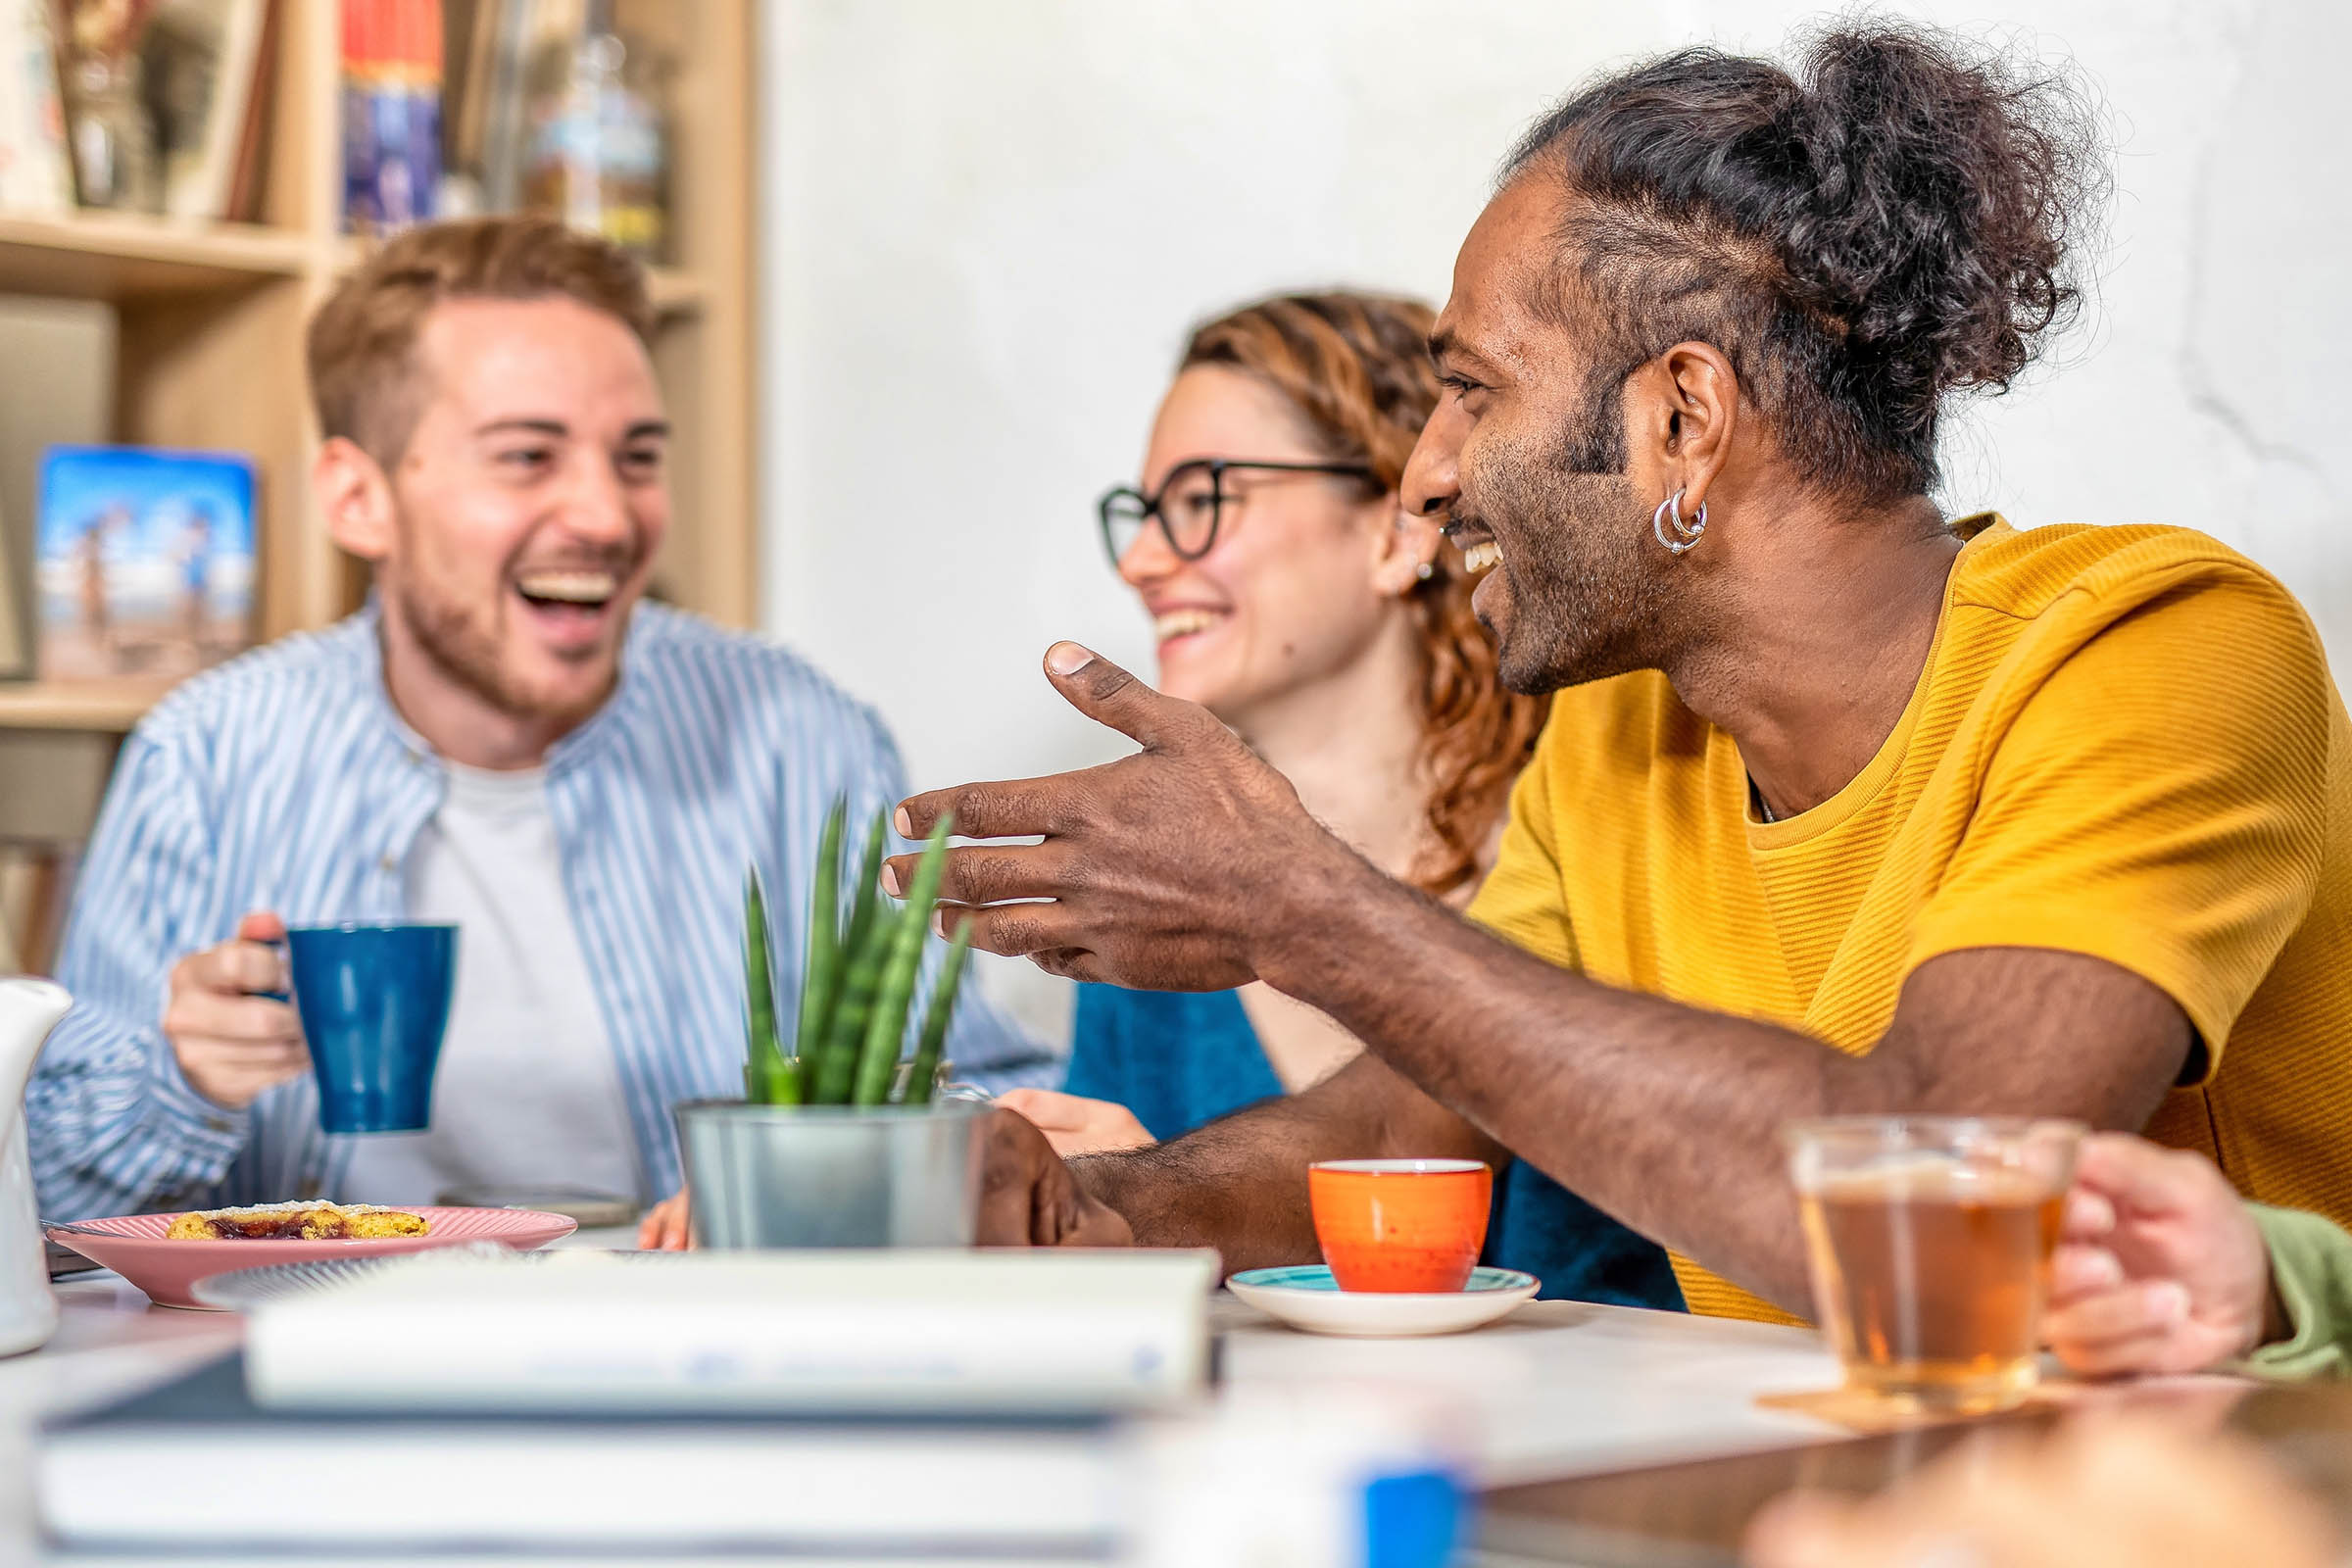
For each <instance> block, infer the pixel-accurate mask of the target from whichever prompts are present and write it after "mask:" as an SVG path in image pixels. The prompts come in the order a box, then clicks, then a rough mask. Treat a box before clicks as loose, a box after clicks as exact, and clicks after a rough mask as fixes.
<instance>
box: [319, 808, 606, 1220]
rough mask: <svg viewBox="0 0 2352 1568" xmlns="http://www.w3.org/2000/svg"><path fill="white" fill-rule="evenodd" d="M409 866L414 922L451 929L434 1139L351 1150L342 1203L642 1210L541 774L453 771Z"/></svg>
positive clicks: (374, 1140) (367, 1143)
mask: <svg viewBox="0 0 2352 1568" xmlns="http://www.w3.org/2000/svg"><path fill="white" fill-rule="evenodd" d="M443 765H444V766H445V767H447V768H448V771H449V793H448V795H447V797H446V798H444V800H443V801H442V803H441V809H440V810H439V811H437V812H436V813H435V814H434V816H433V819H432V820H431V821H430V822H428V823H426V824H425V827H424V830H423V831H422V832H421V833H419V834H418V835H417V843H416V847H415V848H414V849H413V850H411V851H410V854H409V861H408V866H407V873H408V908H409V916H410V918H412V919H416V920H435V921H441V920H447V921H454V922H455V923H456V924H457V926H458V928H459V929H458V978H457V993H456V996H455V998H454V999H453V1001H452V1004H451V1007H450V1014H449V1031H448V1034H447V1035H446V1037H445V1038H444V1039H443V1041H442V1045H441V1061H440V1065H439V1067H438V1069H437V1070H436V1071H435V1073H434V1076H433V1124H432V1126H431V1127H430V1128H429V1129H428V1130H427V1131H424V1132H421V1133H377V1134H372V1135H369V1136H368V1137H364V1138H359V1139H355V1140H354V1142H355V1144H356V1145H357V1149H356V1151H355V1152H354V1154H353V1157H352V1161H351V1166H350V1171H349V1176H348V1178H347V1179H346V1180H345V1181H344V1182H342V1183H341V1184H339V1187H340V1191H339V1194H338V1196H339V1197H341V1198H342V1199H343V1200H344V1201H347V1202H359V1203H430V1202H432V1201H434V1200H435V1199H436V1198H438V1197H439V1195H440V1194H441V1193H442V1192H443V1191H445V1190H446V1189H448V1188H451V1187H458V1186H498V1187H518V1186H519V1187H548V1186H558V1187H567V1188H581V1189H586V1190H589V1191H593V1192H600V1193H610V1194H613V1196H615V1197H621V1198H633V1199H638V1200H640V1201H642V1200H643V1199H644V1197H645V1196H646V1195H645V1194H643V1193H641V1192H639V1190H638V1189H639V1183H640V1178H639V1176H638V1171H637V1146H636V1142H635V1140H634V1138H633V1137H632V1136H631V1134H630V1131H629V1116H628V1105H627V1103H626V1102H625V1101H624V1100H623V1099H622V1096H621V1089H620V1074H619V1070H618V1068H617V1066H616V1065H615V1064H614V1061H613V1047H612V1042H611V1040H610V1039H609V1038H608V1037H607V1035H606V1033H605V1020H604V1016H603V1014H602V1013H601V1012H600V1011H599V1010H598V1008H597V1004H596V994H595V988H594V987H593V986H592V985H591V984H590V983H589V978H588V962H587V959H586V958H584V957H583V956H581V952H580V939H579V933H578V931H577V929H576V928H575V927H574V926H573V924H572V919H571V905H570V901H569V899H568V898H567V897H566V895H565V893H564V868H563V864H562V862H561V859H560V858H559V856H558V854H557V849H556V824H555V820H554V819H553V818H552V817H551V816H549V814H548V809H547V776H546V774H545V772H544V771H542V770H539V769H536V768H534V769H530V770H528V771H522V772H512V773H494V772H488V771H485V770H483V769H481V768H472V767H460V766H458V765H456V764H455V763H444V764H443Z"/></svg>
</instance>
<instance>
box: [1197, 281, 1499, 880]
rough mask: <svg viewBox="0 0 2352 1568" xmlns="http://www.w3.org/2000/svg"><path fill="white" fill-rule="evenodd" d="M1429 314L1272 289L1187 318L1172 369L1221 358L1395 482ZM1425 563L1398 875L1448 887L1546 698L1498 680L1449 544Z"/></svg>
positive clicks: (1322, 440)
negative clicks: (1414, 736) (1410, 836)
mask: <svg viewBox="0 0 2352 1568" xmlns="http://www.w3.org/2000/svg"><path fill="white" fill-rule="evenodd" d="M1435 319H1436V318H1435V316H1434V314H1433V313H1432V312H1431V311H1430V309H1429V307H1428V306H1426V305H1423V304H1422V303H1421V302H1420V301H1418V300H1411V299H1403V298H1397V297H1392V296H1388V295H1381V294H1359V293H1354V292H1350V291H1346V290H1334V291H1331V292H1329V293H1318V294H1284V295H1278V296H1276V297H1274V298H1272V299H1268V300H1260V301H1259V302H1257V303H1256V304H1254V305H1246V306H1244V307H1242V308H1241V309H1240V310H1237V311H1233V312H1230V313H1228V314H1226V315H1224V316H1220V317H1218V318H1216V319H1214V320H1211V321H1207V322H1204V323H1203V324H1201V326H1199V327H1196V328H1195V329H1194V331H1193V335H1192V339H1191V341H1190V342H1188V343H1187V344H1186V345H1185V350H1184V358H1183V360H1182V362H1181V363H1180V364H1179V365H1178V367H1177V369H1178V371H1179V372H1180V373H1181V372H1182V371H1184V370H1189V369H1192V368H1194V367H1196V366H1203V365H1215V366H1226V367H1230V368H1234V369H1237V370H1241V371H1243V372H1244V373H1246V374H1248V375H1250V376H1252V377H1254V378H1256V379H1257V380H1258V381H1259V382H1260V383H1262V384H1264V385H1265V386H1268V387H1271V388H1272V389H1273V390H1274V391H1276V392H1278V393H1280V394H1281V395H1282V396H1283V398H1284V399H1285V400H1286V401H1288V402H1289V403H1290V404H1291V406H1292V407H1293V408H1295V409H1297V410H1298V411H1299V416H1300V417H1301V420H1302V422H1303V423H1304V425H1305V427H1306V428H1307V430H1308V431H1309V432H1311V434H1312V436H1313V439H1314V440H1315V441H1316V442H1317V443H1318V444H1319V445H1320V446H1321V447H1322V449H1323V452H1324V455H1325V456H1327V457H1328V458H1330V460H1331V461H1332V462H1334V463H1360V464H1363V465H1364V466H1367V467H1369V468H1370V469H1371V470H1372V473H1373V479H1372V480H1371V481H1370V482H1371V483H1373V484H1376V485H1378V486H1379V487H1380V488H1381V489H1383V490H1387V491H1392V492H1393V491H1395V490H1396V489H1397V487H1398V486H1399V485H1400V484H1401V483H1402V482H1403V480H1404V465H1405V461H1406V459H1408V458H1410V457H1411V456H1412V451H1413V443H1414V442H1415V441H1417V440H1419V439H1420V436H1421V426H1422V425H1423V424H1424V423H1425V422H1427V420H1428V418H1429V415H1430V411H1431V410H1432V409H1435V408H1436V407H1437V404H1438V379H1437V372H1436V370H1435V369H1434V368H1432V366H1431V365H1430V360H1429V347H1428V344H1429V331H1430V327H1431V325H1432V324H1433V323H1434V321H1435ZM1433 566H1434V567H1435V569H1434V571H1433V572H1432V574H1431V575H1430V576H1429V577H1428V578H1426V579H1425V580H1423V581H1421V582H1419V583H1417V584H1415V585H1414V587H1413V589H1412V591H1411V592H1410V593H1409V594H1408V595H1407V596H1406V605H1407V608H1408V609H1410V610H1411V612H1412V613H1413V616H1414V620H1415V622H1416V623H1417V625H1418V626H1419V628H1420V632H1421V647H1422V652H1423V655H1424V658H1423V662H1422V674H1421V691H1420V699H1421V723H1422V738H1421V765H1422V772H1423V776H1424V777H1425V778H1426V779H1427V780H1428V784H1429V807H1428V821H1429V830H1430V847H1429V848H1428V849H1427V850H1426V851H1424V852H1423V854H1422V856H1421V858H1420V859H1419V860H1418V861H1417V862H1416V863H1415V865H1414V866H1413V868H1412V872H1411V875H1410V876H1409V877H1408V878H1407V880H1409V881H1410V882H1411V883H1412V884H1413V885H1414V886H1415V887H1418V888H1420V889H1421V890H1422V891H1423V892H1425V893H1429V894H1432V895H1435V896H1440V897H1443V896H1444V895H1446V894H1447V893H1451V892H1453V891H1454V890H1455V889H1457V888H1459V887H1461V886H1462V885H1463V884H1464V883H1466V882H1469V881H1470V880H1471V879H1472V878H1474V877H1476V876H1477V875H1478V869H1479V862H1480V860H1481V859H1482V858H1484V852H1485V850H1486V847H1487V845H1488V843H1489V841H1490V840H1491V838H1492V836H1493V834H1494V831H1495V824H1496V823H1497V822H1499V821H1500V820H1501V819H1502V813H1503V810H1504V808H1505V806H1506V805H1507V804H1508V801H1509V797H1510V789H1511V780H1512V779H1514V778H1516V777H1517V776H1518V774H1519V770H1520V769H1521V768H1523V767H1525V766H1526V765H1527V760H1528V758H1529V756H1530V755H1531V754H1532V753H1533V752H1534V751H1535V745H1536V736H1537V734H1538V733H1539V732H1540V731H1541V730H1542V729H1543V727H1544V707H1545V705H1544V702H1543V701H1542V700H1541V699H1539V698H1534V697H1522V696H1520V695H1518V694H1517V693H1515V692H1510V691H1506V690H1504V689H1503V687H1502V685H1501V683H1500V682H1499V681H1498V680H1496V678H1495V645H1494V643H1493V641H1492V640H1490V639H1489V637H1488V636H1487V631H1486V628H1485V627H1484V626H1482V625H1480V624H1479V621H1478V617H1477V616H1476V615H1474V614H1473V613H1471V610H1470V590H1471V587H1472V582H1471V579H1470V577H1469V576H1468V575H1467V574H1466V573H1465V572H1463V570H1462V569H1461V558H1460V556H1459V555H1457V554H1456V553H1455V552H1454V551H1453V549H1452V548H1451V547H1450V546H1446V547H1445V548H1442V549H1441V550H1440V551H1439V552H1438V556H1437V559H1436V561H1435V562H1434V563H1433Z"/></svg>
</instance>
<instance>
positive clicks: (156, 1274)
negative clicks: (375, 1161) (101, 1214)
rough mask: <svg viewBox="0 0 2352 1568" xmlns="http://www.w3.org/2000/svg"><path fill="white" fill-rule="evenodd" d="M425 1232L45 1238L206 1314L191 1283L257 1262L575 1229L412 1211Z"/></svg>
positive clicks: (533, 1219) (490, 1212) (555, 1218)
mask: <svg viewBox="0 0 2352 1568" xmlns="http://www.w3.org/2000/svg"><path fill="white" fill-rule="evenodd" d="M409 1212H411V1213H413V1214H421V1215H423V1216H424V1222H425V1223H426V1224H427V1225H429V1226H431V1227H432V1229H431V1230H430V1231H429V1232H428V1233H427V1234H425V1235H423V1236H387V1237H383V1238H380V1239H377V1240H370V1241H319V1242H299V1241H287V1242H278V1241H267V1242H265V1241H252V1242H174V1241H168V1240H166V1239H165V1236H164V1233H165V1232H166V1231H168V1230H170V1229H171V1228H172V1221H173V1220H175V1219H177V1218H178V1217H179V1216H178V1215H177V1214H124V1215H123V1216H122V1217H120V1218H118V1219H90V1220H81V1221H78V1222H77V1223H76V1224H75V1226H74V1228H73V1229H72V1230H67V1229H64V1228H63V1227H53V1228H52V1229H51V1230H50V1232H49V1239H50V1240H51V1241H53V1242H55V1243H57V1244H58V1245H59V1246H61V1247H71V1248H72V1249H73V1250H75V1251H76V1252H79V1253H80V1254H81V1255H82V1256H84V1257H86V1258H88V1259H89V1260H90V1261H91V1262H93V1263H98V1264H102V1265H104V1266H105V1267H107V1268H111V1269H113V1270H114V1271H115V1272H116V1273H118V1274H120V1275H122V1276H123V1278H124V1279H126V1280H128V1281H130V1283H131V1284H133V1285H136V1286H137V1287H138V1288H139V1289H140V1290H142V1291H145V1292H146V1293H147V1298H148V1299H149V1300H151V1301H153V1302H155V1304H156V1305H158V1306H184V1307H188V1308H190V1309H191V1310H193V1311H198V1312H211V1311H215V1310H218V1309H217V1308H214V1307H210V1306H206V1305H205V1304H204V1303H203V1302H201V1301H199V1300H197V1299H195V1298H194V1297H193V1296H191V1295H190V1294H189V1293H190V1292H191V1291H193V1290H194V1289H195V1288H196V1282H197V1281H198V1280H201V1279H208V1278H210V1277H211V1276H213V1275H215V1274H226V1273H228V1272H229V1271H230V1270H232V1269H240V1268H253V1267H255V1266H257V1265H259V1264H262V1263H317V1262H320V1261H323V1260H324V1259H326V1258H330V1257H386V1256H390V1255H391V1254H392V1253H395V1252H427V1251H430V1250H433V1249H434V1248H436V1247H460V1246H463V1245H464V1244H466V1243H467V1242H496V1243H498V1244H499V1245H500V1246H502V1247H511V1248H513V1249H514V1250H515V1251H517V1252H527V1251H529V1250H531V1249H533V1248H535V1247H545V1246H546V1245H547V1244H548V1243H550V1242H552V1241H556V1240H558V1239H559V1238H561V1237H565V1236H569V1235H570V1234H571V1233H572V1232H573V1231H575V1230H577V1229H578V1228H579V1226H578V1224H577V1222H575V1221H573V1220H571V1219H569V1218H567V1217H565V1216H564V1215H562V1214H544V1213H541V1212H540V1211H539V1210H537V1209H535V1208H413V1209H411V1210H410V1211H409Z"/></svg>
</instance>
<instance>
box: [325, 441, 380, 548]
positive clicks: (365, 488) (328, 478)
mask: <svg viewBox="0 0 2352 1568" xmlns="http://www.w3.org/2000/svg"><path fill="white" fill-rule="evenodd" d="M311 494H312V495H313V496H314V497H316V498H317V500H318V502H319V512H320V514H322V515H324V516H325V518H326V532H327V537H328V538H330V539H332V540H334V542H335V543H336V544H338V545H340V546H341V547H342V548H344V549H345V550H348V551H350V552H351V553H352V554H353V555H355V556H357V557H359V558H360V559H361V560H362V561H379V562H380V561H382V560H383V559H384V558H385V557H386V556H388V555H390V554H391V553H392V481H391V480H390V479H388V478H386V477H385V476H384V470H383V466H382V465H380V464H378V463H377V462H376V461H375V460H374V459H373V458H371V457H369V456H368V454H367V453H366V452H364V451H362V450H361V449H360V445H359V443H358V442H356V441H353V440H352V439H351V438H350V437H348V436H340V435H338V436H329V437H328V438H327V440H326V442H325V443H324V444H323V445H322V446H320V447H319V457H318V460H317V461H316V462H315V463H313V464H312V465H311Z"/></svg>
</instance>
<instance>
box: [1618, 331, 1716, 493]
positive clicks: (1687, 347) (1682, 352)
mask: <svg viewBox="0 0 2352 1568" xmlns="http://www.w3.org/2000/svg"><path fill="white" fill-rule="evenodd" d="M1639 373H1641V374H1642V376H1643V377H1644V378H1645V380H1646V382H1647V390H1648V391H1649V392H1650V393H1652V394H1653V395H1654V396H1655V398H1656V399H1657V402H1656V404H1655V417H1656V421H1657V422H1656V425H1655V427H1654V428H1653V429H1651V430H1650V431H1648V432H1646V434H1647V436H1648V438H1649V439H1651V440H1654V441H1655V442H1656V443H1657V450H1656V451H1655V452H1654V453H1652V454H1650V456H1651V458H1652V460H1653V461H1654V462H1655V463H1656V464H1657V466H1658V469H1659V471H1660V472H1661V473H1662V474H1663V475H1664V476H1665V483H1666V489H1667V492H1668V493H1669V494H1671V493H1672V492H1673V491H1675V490H1681V491H1682V492H1683V512H1684V513H1685V514H1686V515H1689V514H1691V513H1693V512H1695V511H1697V509H1698V508H1700V507H1703V506H1705V505H1706V502H1707V491H1708V490H1709V489H1710V488H1712V487H1713V485H1714V483H1715V476H1716V475H1717V474H1719V473H1721V472H1722V471H1723V466H1724V465H1725V464H1726V463H1727V462H1729V461H1730V460H1731V455H1732V438H1733V436H1734V435H1735V433H1736V432H1737V431H1738V429H1739V425H1740V376H1739V373H1738V372H1737V371H1735V370H1734V369H1733V368H1732V362H1731V360H1730V359H1729V358H1727V357H1726V356H1725V354H1724V352H1723V351H1722V350H1721V349H1719V348H1717V347H1715V345H1713V344H1712V343H1695V342H1693V343H1677V344H1676V345H1675V346H1674V347H1672V348H1670V349H1668V350H1667V351H1666V352H1665V353H1663V354H1661V355H1659V356H1658V357H1657V358H1656V359H1654V360H1652V361H1650V362H1649V364H1648V365H1647V366H1645V367H1643V368H1642V371H1641V372H1639Z"/></svg>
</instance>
